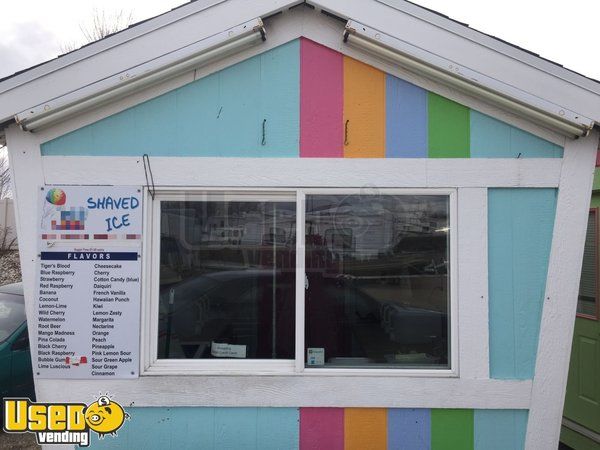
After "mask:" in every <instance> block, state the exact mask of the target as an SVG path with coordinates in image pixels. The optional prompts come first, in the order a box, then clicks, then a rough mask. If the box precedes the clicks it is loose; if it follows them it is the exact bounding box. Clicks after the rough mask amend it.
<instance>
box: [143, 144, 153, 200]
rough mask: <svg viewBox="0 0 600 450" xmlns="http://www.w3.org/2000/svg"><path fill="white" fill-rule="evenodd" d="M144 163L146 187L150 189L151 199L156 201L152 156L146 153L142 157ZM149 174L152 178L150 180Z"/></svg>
mask: <svg viewBox="0 0 600 450" xmlns="http://www.w3.org/2000/svg"><path fill="white" fill-rule="evenodd" d="M142 159H143V161H144V175H146V187H147V188H148V192H149V193H150V197H152V200H154V195H155V194H156V189H155V187H154V175H152V167H150V156H148V153H144V155H143V156H142ZM148 174H150V178H149V179H148Z"/></svg>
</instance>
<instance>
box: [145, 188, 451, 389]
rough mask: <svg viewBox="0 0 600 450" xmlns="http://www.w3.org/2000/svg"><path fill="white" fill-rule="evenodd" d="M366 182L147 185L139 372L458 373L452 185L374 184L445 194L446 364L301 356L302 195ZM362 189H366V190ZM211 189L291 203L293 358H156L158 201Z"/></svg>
mask: <svg viewBox="0 0 600 450" xmlns="http://www.w3.org/2000/svg"><path fill="white" fill-rule="evenodd" d="M373 189H375V188H372V187H370V186H367V187H362V188H307V189H303V188H283V189H274V188H264V189H263V188H253V189H251V190H248V189H243V188H214V187H206V188H202V187H190V188H180V187H177V188H164V189H163V188H161V189H160V190H158V191H157V192H156V193H155V198H154V200H153V199H152V198H151V197H150V195H149V194H148V192H147V190H146V208H145V217H144V230H145V233H144V245H143V255H142V259H143V271H144V272H143V273H144V275H145V276H144V281H143V287H142V298H144V299H149V301H144V302H142V311H141V316H142V333H141V338H140V375H141V376H149V375H230V376H231V375H255V376H259V375H290V376H359V377H360V376H400V377H439V378H444V377H458V376H459V356H460V355H459V354H458V352H459V345H458V283H457V281H458V251H457V240H458V228H457V227H458V217H457V215H458V207H457V191H456V189H443V188H428V189H405V188H382V189H379V188H377V189H376V190H377V193H378V194H381V195H447V196H448V197H449V214H450V249H449V251H450V279H449V282H450V289H449V294H450V298H449V303H450V305H449V312H450V327H449V329H448V331H449V338H450V347H449V351H450V359H449V362H450V368H448V369H402V368H373V369H370V368H356V369H348V368H309V367H305V355H304V318H305V316H304V312H305V311H304V304H305V301H304V295H305V290H304V270H303V269H304V258H305V246H304V245H305V243H304V232H305V227H304V225H305V197H306V195H317V194H325V195H326V194H344V195H356V194H363V195H368V192H369V191H371V190H373ZM365 191H366V192H367V194H365ZM212 193H214V195H215V196H214V198H215V200H222V199H224V198H226V199H234V198H235V199H237V198H244V199H246V200H252V199H255V200H256V201H259V200H260V201H264V200H267V201H290V200H293V201H295V202H296V230H297V232H296V268H297V269H298V268H301V269H302V270H296V320H295V324H296V333H295V349H296V350H295V359H294V360H291V359H290V360H283V359H281V360H267V359H247V360H199V359H195V360H187V359H158V357H157V355H158V312H159V307H158V306H159V305H158V303H159V294H158V293H159V274H160V255H159V252H160V203H161V202H162V201H170V200H171V201H173V200H175V201H177V200H184V199H185V200H189V201H194V200H206V199H207V196H208V198H210V197H211V194H212Z"/></svg>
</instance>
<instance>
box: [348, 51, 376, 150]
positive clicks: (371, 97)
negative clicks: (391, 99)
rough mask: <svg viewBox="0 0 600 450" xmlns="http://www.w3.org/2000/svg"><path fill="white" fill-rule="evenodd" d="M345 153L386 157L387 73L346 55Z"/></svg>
mask: <svg viewBox="0 0 600 450" xmlns="http://www.w3.org/2000/svg"><path fill="white" fill-rule="evenodd" d="M344 131H345V133H344V138H345V139H344V157H346V158H385V73H384V72H382V71H381V70H377V69H375V68H374V67H371V66H368V65H366V64H364V63H362V62H360V61H357V60H355V59H352V58H348V57H344Z"/></svg>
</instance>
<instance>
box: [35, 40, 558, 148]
mask: <svg viewBox="0 0 600 450" xmlns="http://www.w3.org/2000/svg"><path fill="white" fill-rule="evenodd" d="M302 42H303V47H302V48H303V49H304V51H302V52H301V43H300V40H295V41H292V42H289V43H287V44H285V45H282V46H279V47H277V48H274V49H271V50H269V51H267V52H265V53H263V54H262V55H259V56H255V57H253V58H249V59H247V60H246V61H243V62H240V63H238V64H235V65H233V66H231V67H228V68H226V69H223V70H221V71H219V72H216V73H214V74H212V75H209V76H206V77H205V78H202V79H200V80H196V81H194V82H191V83H189V84H187V85H185V86H182V87H180V88H178V89H175V90H173V91H171V92H168V93H166V94H164V95H161V96H159V97H156V98H154V99H152V100H148V101H146V102H144V103H141V104H139V105H136V106H134V107H132V108H129V109H127V110H125V111H122V112H120V113H117V114H114V115H112V116H110V117H107V118H105V119H103V120H100V121H98V122H95V123H93V124H90V125H88V126H85V127H82V128H80V129H78V130H75V131H73V132H71V133H68V134H66V135H64V136H60V137H58V138H56V139H53V140H51V141H48V142H45V143H43V144H42V155H44V156H52V155H67V156H68V155H72V156H77V155H79V156H85V155H102V156H138V157H139V156H141V155H142V154H144V153H148V154H150V155H152V156H212V157H228V156H237V157H300V156H302V157H323V158H331V157H369V158H372V157H377V158H383V157H386V158H427V157H436V158H469V157H471V158H516V157H520V158H560V157H562V153H563V150H562V148H561V147H560V146H557V145H555V144H552V143H550V142H548V141H545V140H543V139H540V138H538V137H536V136H534V135H532V134H530V133H527V132H525V131H522V130H519V129H517V128H515V127H513V126H510V125H508V124H506V123H504V122H501V121H499V120H496V119H493V118H491V117H489V116H486V115H485V114H482V113H480V112H477V111H475V110H472V109H469V108H467V107H466V106H464V105H460V104H458V103H456V102H454V101H451V100H449V99H447V98H444V97H442V96H439V95H437V94H434V93H432V92H428V91H426V90H425V89H422V88H420V87H417V86H415V85H414V84H411V83H409V82H407V81H404V80H401V79H399V78H396V77H394V76H391V75H389V74H386V73H384V72H382V71H380V70H378V69H375V68H374V67H371V66H368V65H366V64H363V63H360V62H357V61H356V60H353V59H352V58H349V57H346V56H343V55H342V54H341V53H338V52H335V51H333V50H331V49H327V48H325V47H322V46H320V45H318V44H316V43H313V42H311V41H308V40H307V39H304V40H303V41H302ZM301 67H302V70H301ZM324 86H325V87H324ZM323 92H325V94H323ZM375 93H376V94H377V95H375ZM301 105H303V106H301ZM301 109H302V111H301ZM301 118H302V119H301ZM350 119H351V120H350ZM346 120H349V122H346ZM301 128H302V129H301ZM344 130H347V131H348V135H347V136H344V134H345V133H344ZM301 132H302V136H304V140H303V149H302V151H300V142H299V141H300V133H301ZM344 142H345V144H344Z"/></svg>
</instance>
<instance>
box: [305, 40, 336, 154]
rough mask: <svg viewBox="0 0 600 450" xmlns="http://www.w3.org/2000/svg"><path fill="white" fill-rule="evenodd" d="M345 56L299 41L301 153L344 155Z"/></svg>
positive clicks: (306, 41)
mask: <svg viewBox="0 0 600 450" xmlns="http://www.w3.org/2000/svg"><path fill="white" fill-rule="evenodd" d="M343 88H344V81H343V56H342V54H341V53H338V52H336V51H334V50H330V49H328V48H327V47H323V46H322V45H319V44H317V43H315V42H313V41H309V40H308V39H302V40H301V42H300V157H301V158H306V157H309V158H310V157H313V158H314V157H317V158H342V157H343V156H344V153H343V148H342V140H343V132H342V121H343V119H342V106H343V99H344V95H343Z"/></svg>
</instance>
